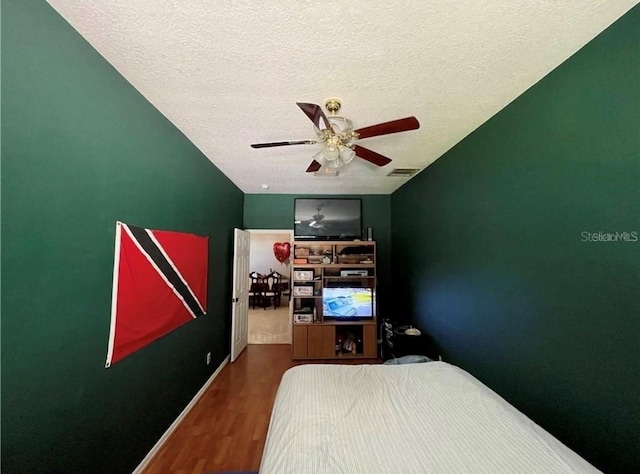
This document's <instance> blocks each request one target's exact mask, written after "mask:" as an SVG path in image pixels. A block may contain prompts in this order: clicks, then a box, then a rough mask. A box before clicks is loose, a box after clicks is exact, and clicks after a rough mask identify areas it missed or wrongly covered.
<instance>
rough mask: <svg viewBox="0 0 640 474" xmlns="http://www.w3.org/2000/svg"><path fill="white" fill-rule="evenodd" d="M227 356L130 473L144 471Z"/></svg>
mask: <svg viewBox="0 0 640 474" xmlns="http://www.w3.org/2000/svg"><path fill="white" fill-rule="evenodd" d="M229 358H230V356H227V357H226V358H225V359H224V360H223V361H222V363H221V364H220V366H219V367H218V368H217V369H216V371H215V372H214V373H213V375H212V376H211V377H209V380H207V382H206V383H205V384H204V385H203V386H202V388H201V389H200V390H198V393H196V395H195V396H194V397H193V399H192V400H191V401H190V402H189V404H188V405H187V406H186V407H184V410H182V413H180V415H178V418H176V419H175V421H174V422H173V423H171V426H169V428H167V431H165V432H164V434H163V435H162V436H161V437H160V439H159V440H158V442H157V443H156V444H155V445H154V446H153V448H151V451H149V452H148V453H147V455H146V456H145V457H144V459H143V460H142V462H141V463H140V464H139V465H138V467H136V468H135V470H134V471H133V473H132V474H142V471H144V470H145V469H146V468H147V466H148V465H149V463H150V462H151V460H152V459H153V458H154V457H155V455H156V454H158V451H160V448H162V445H163V444H164V443H166V441H167V440H168V439H169V437H170V436H171V435H172V434H173V432H174V431H175V430H176V428H177V427H178V425H179V424H180V423H181V422H182V420H184V418H185V417H186V416H187V414H188V413H189V412H190V411H191V409H192V408H193V407H194V406H195V404H196V403H197V402H198V400H200V397H201V396H202V395H203V394H204V392H206V390H207V389H208V388H209V385H211V384H212V383H213V381H214V380H215V379H216V377H217V376H218V374H220V371H221V370H222V368H223V367H224V366H225V365H227V363H228V362H229Z"/></svg>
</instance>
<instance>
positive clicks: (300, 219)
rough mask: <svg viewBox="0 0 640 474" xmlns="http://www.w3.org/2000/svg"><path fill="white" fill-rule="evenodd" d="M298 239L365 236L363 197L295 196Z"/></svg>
mask: <svg viewBox="0 0 640 474" xmlns="http://www.w3.org/2000/svg"><path fill="white" fill-rule="evenodd" d="M293 216H294V218H293V233H294V238H295V239H296V240H355V239H360V238H361V237H362V201H361V200H360V199H352V198H344V199H339V198H324V199H320V198H317V199H315V198H296V199H295V200H294V204H293Z"/></svg>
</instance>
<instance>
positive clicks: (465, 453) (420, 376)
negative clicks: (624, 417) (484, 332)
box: [260, 362, 599, 474]
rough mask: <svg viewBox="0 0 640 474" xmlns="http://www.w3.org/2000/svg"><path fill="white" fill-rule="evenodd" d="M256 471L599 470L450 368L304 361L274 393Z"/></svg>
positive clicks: (298, 473) (306, 473) (402, 473)
mask: <svg viewBox="0 0 640 474" xmlns="http://www.w3.org/2000/svg"><path fill="white" fill-rule="evenodd" d="M260 472H261V473H263V474H269V473H278V474H283V473H295V474H301V473H304V474H312V473H385V474H391V473H398V474H408V473H424V472H429V473H490V474H496V473H509V474H512V473H526V474H529V473H544V474H550V473H585V472H589V473H591V472H599V471H598V470H596V469H595V468H594V467H593V466H591V465H590V464H589V463H587V462H586V461H585V460H584V459H582V458H581V457H580V456H578V455H577V454H576V453H574V452H573V451H571V450H570V449H569V448H567V447H566V446H564V445H563V444H562V443H560V442H559V441H558V440H557V439H555V438H554V437H553V436H551V435H550V434H549V433H547V432H546V431H544V430H543V429H542V428H540V427H539V426H538V425H536V424H535V423H533V422H532V421H531V420H529V419H528V418H527V417H526V416H525V415H524V414H522V413H520V412H519V411H517V410H516V409H515V408H513V407H512V406H511V405H510V404H508V403H507V402H506V401H505V400H504V399H502V398H501V397H500V396H498V395H497V394H496V393H494V392H493V391H492V390H490V389H489V388H488V387H486V386H485V385H483V384H482V383H481V382H479V381H478V380H477V379H475V378H474V377H473V376H471V375H470V374H468V373H467V372H465V371H464V370H462V369H460V368H457V367H455V366H452V365H449V364H446V363H444V362H429V363H424V364H407V365H392V366H389V365H349V366H348V365H303V366H298V367H294V368H292V369H289V370H288V371H287V372H286V373H285V374H284V376H283V378H282V382H281V384H280V387H279V389H278V393H277V396H276V401H275V405H274V409H273V413H272V416H271V423H270V426H269V433H268V435H267V440H266V444H265V449H264V454H263V458H262V464H261V467H260Z"/></svg>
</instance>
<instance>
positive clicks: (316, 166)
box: [307, 160, 322, 173]
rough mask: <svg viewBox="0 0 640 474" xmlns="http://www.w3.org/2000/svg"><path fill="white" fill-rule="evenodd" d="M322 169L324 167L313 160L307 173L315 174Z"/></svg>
mask: <svg viewBox="0 0 640 474" xmlns="http://www.w3.org/2000/svg"><path fill="white" fill-rule="evenodd" d="M320 168H322V165H321V164H320V163H318V162H317V161H316V160H313V161H312V162H311V164H310V165H309V167H308V168H307V173H315V172H316V171H318V170H319V169H320Z"/></svg>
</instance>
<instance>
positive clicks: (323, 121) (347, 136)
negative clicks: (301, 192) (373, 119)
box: [251, 98, 420, 173]
mask: <svg viewBox="0 0 640 474" xmlns="http://www.w3.org/2000/svg"><path fill="white" fill-rule="evenodd" d="M296 104H297V105H298V107H300V108H301V109H302V111H303V112H304V113H305V115H306V116H307V117H309V118H310V119H311V121H312V122H313V129H314V131H315V133H316V136H317V137H318V138H317V139H314V140H291V141H286V142H271V143H254V144H252V145H251V148H271V147H276V146H288V145H315V144H316V143H322V144H323V145H324V146H323V148H322V150H320V151H319V152H318V153H316V154H315V155H314V157H313V161H311V164H310V165H309V167H308V168H307V173H313V172H316V171H319V170H320V169H321V168H322V166H323V163H322V162H324V165H325V166H326V167H327V168H329V169H337V168H341V167H342V166H344V165H346V164H347V163H349V162H350V161H351V160H353V158H354V156H358V157H360V158H362V159H363V160H366V161H368V162H370V163H373V164H374V165H377V166H385V165H387V164H389V163H390V162H391V159H390V158H387V157H386V156H383V155H381V154H380V153H376V152H375V151H371V150H369V149H368V148H364V147H361V146H360V145H356V144H355V142H356V141H357V140H362V139H364V138H371V137H377V136H379V135H388V134H391V133H398V132H406V131H408V130H416V129H418V128H420V123H419V122H418V119H417V118H415V117H406V118H402V119H398V120H392V121H391V122H384V123H379V124H377V125H371V126H369V127H364V128H359V129H357V130H353V122H351V120H349V119H348V118H345V117H341V116H339V115H337V113H338V111H339V110H340V107H341V106H342V103H341V102H340V99H336V98H331V99H327V100H326V102H325V107H326V108H327V110H328V111H329V116H327V115H325V114H324V112H323V111H322V107H320V106H319V105H316V104H309V103H304V102H296Z"/></svg>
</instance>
